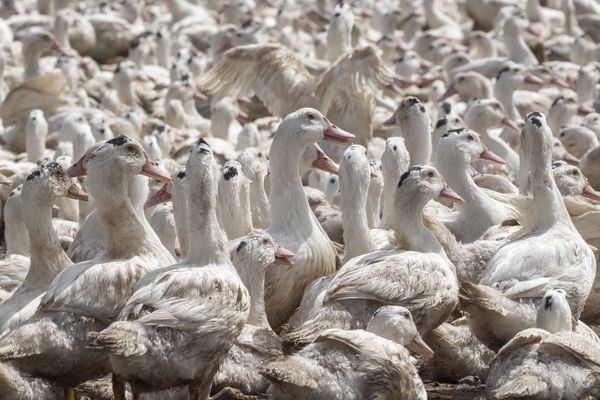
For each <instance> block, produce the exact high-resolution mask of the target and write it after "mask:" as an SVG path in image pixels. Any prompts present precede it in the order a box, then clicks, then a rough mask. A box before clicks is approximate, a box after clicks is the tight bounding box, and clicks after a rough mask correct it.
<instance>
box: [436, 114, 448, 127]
mask: <svg viewBox="0 0 600 400" xmlns="http://www.w3.org/2000/svg"><path fill="white" fill-rule="evenodd" d="M447 123H448V119H447V118H446V117H444V118H440V119H438V121H437V122H436V123H435V129H440V128H441V127H442V126H444V125H446V124H447Z"/></svg>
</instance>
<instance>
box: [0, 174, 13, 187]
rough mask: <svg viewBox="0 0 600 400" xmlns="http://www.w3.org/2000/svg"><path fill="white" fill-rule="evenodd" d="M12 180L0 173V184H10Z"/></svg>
mask: <svg viewBox="0 0 600 400" xmlns="http://www.w3.org/2000/svg"><path fill="white" fill-rule="evenodd" d="M12 184H13V181H12V180H10V179H8V178H7V177H5V176H4V175H2V174H0V185H5V186H12Z"/></svg>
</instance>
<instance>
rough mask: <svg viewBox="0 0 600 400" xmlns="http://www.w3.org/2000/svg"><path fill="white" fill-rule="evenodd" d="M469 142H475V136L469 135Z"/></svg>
mask: <svg viewBox="0 0 600 400" xmlns="http://www.w3.org/2000/svg"><path fill="white" fill-rule="evenodd" d="M467 140H475V138H474V137H473V135H469V136H467Z"/></svg>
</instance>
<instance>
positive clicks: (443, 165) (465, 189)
mask: <svg viewBox="0 0 600 400" xmlns="http://www.w3.org/2000/svg"><path fill="white" fill-rule="evenodd" d="M463 157H464V156H463V154H458V155H456V154H450V153H447V154H445V155H444V157H440V158H439V159H438V166H439V167H440V170H441V171H444V178H445V179H446V182H447V183H448V185H449V186H450V187H452V188H453V189H454V190H455V191H456V193H458V194H459V195H460V197H462V198H463V199H464V200H465V203H464V205H462V206H460V208H459V210H461V212H465V211H467V212H470V213H472V212H474V211H476V210H479V209H481V208H482V206H483V205H485V204H489V203H490V202H491V201H492V199H491V198H490V197H489V196H488V195H487V194H485V193H484V192H483V190H481V188H480V187H479V186H477V185H476V184H475V182H474V181H473V178H471V175H470V174H469V163H468V162H467V161H466V160H465V159H464V158H463Z"/></svg>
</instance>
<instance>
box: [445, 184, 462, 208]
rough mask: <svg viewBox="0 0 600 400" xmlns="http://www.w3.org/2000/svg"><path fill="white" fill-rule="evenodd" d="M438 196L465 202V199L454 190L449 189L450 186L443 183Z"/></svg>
mask: <svg viewBox="0 0 600 400" xmlns="http://www.w3.org/2000/svg"><path fill="white" fill-rule="evenodd" d="M440 196H441V197H445V198H447V199H448V200H450V201H452V202H454V203H458V204H464V202H465V199H463V198H462V197H460V196H459V195H458V194H457V193H456V192H455V191H454V190H452V189H450V186H448V185H446V184H445V183H444V188H443V189H442V191H441V192H440Z"/></svg>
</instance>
